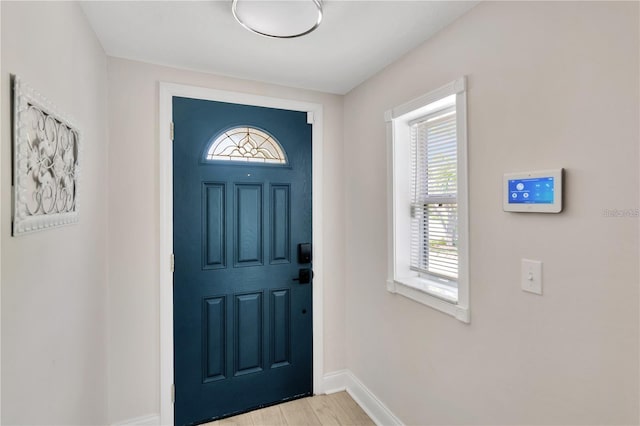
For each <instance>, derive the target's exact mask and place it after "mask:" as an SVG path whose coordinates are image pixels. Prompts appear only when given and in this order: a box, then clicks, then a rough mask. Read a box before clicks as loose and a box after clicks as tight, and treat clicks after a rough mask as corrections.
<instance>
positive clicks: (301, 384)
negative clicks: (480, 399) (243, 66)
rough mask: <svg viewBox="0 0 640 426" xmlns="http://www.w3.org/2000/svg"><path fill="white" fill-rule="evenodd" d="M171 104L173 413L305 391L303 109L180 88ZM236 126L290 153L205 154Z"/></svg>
mask: <svg viewBox="0 0 640 426" xmlns="http://www.w3.org/2000/svg"><path fill="white" fill-rule="evenodd" d="M173 110H174V117H173V118H174V125H175V137H174V145H173V155H174V253H175V272H174V360H175V365H174V371H175V377H174V380H175V386H176V389H175V391H176V399H175V423H176V424H178V425H184V424H198V423H203V422H206V421H210V420H212V419H216V418H221V417H225V416H228V415H233V414H237V413H239V412H243V411H247V410H250V409H253V408H257V407H260V406H264V405H269V404H273V403H277V402H279V401H284V400H287V399H291V398H295V397H300V396H305V395H309V394H311V391H312V341H313V339H312V328H313V327H312V300H311V294H312V290H311V289H312V284H299V283H298V282H296V281H294V280H293V279H294V278H296V277H297V276H298V269H299V268H301V267H310V265H309V264H305V265H300V264H298V261H297V256H296V247H297V244H299V243H309V242H312V236H311V127H310V126H309V125H308V124H307V122H306V113H301V112H294V111H285V110H276V109H270V108H259V107H251V106H244V105H235V104H226V103H220V102H211V101H202V100H194V99H185V98H174V100H173ZM238 126H252V127H255V128H258V129H260V130H261V131H264V132H265V134H268V135H270V136H271V137H272V138H273V139H274V140H276V141H277V142H279V143H280V144H281V147H282V149H283V151H284V153H285V155H286V159H287V163H286V164H256V163H253V162H251V161H246V162H244V163H240V162H237V163H236V162H232V161H230V160H229V161H223V160H217V161H207V160H206V159H205V158H206V153H207V152H208V148H209V145H210V144H211V141H212V140H214V139H216V137H217V136H219V135H221V134H223V133H224V132H225V131H226V130H227V129H230V128H233V127H238ZM240 135H241V133H240ZM233 137H234V138H237V137H238V133H237V132H236V133H233ZM236 140H237V139H236ZM269 143H271V142H269ZM231 148H233V147H231ZM269 149H270V152H274V150H273V149H272V148H271V147H270V148H269ZM248 151H250V150H248ZM255 151H256V152H258V151H260V146H257V147H256V149H255ZM218 152H223V153H224V152H226V151H225V150H224V149H222V150H220V151H218Z"/></svg>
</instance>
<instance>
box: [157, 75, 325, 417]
mask: <svg viewBox="0 0 640 426" xmlns="http://www.w3.org/2000/svg"><path fill="white" fill-rule="evenodd" d="M174 96H179V97H185V98H193V99H204V100H211V101H220V102H228V103H234V104H243V105H254V106H262V107H270V108H279V109H287V110H292V111H302V112H306V113H307V123H310V124H313V126H312V133H311V139H312V156H313V159H312V167H313V171H312V179H313V183H312V184H313V186H312V191H313V194H312V202H313V209H312V215H313V218H312V219H313V223H312V232H313V270H314V273H315V275H314V278H313V392H314V393H315V394H320V393H322V391H323V389H322V380H323V374H324V366H323V361H324V351H323V343H324V339H323V336H324V335H323V317H324V315H323V276H324V274H323V266H324V265H323V258H322V248H323V241H322V128H323V117H322V105H321V104H315V103H308V102H300V101H295V100H290V99H281V98H273V97H269V96H259V95H252V94H248V93H240V92H228V91H222V90H216V89H209V88H204V87H196V86H187V85H182V84H174V83H164V82H160V94H159V129H158V142H159V152H160V167H159V171H160V253H159V256H160V258H159V259H160V422H161V424H162V425H172V424H173V420H174V410H173V409H174V407H173V402H172V385H173V377H174V375H173V374H174V372H173V273H172V271H171V255H172V253H173V149H172V144H173V142H172V140H171V124H170V123H171V121H172V117H173V103H172V99H173V97H174ZM177 392H178V397H179V392H180V390H179V389H178V390H177Z"/></svg>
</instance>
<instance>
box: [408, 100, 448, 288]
mask: <svg viewBox="0 0 640 426" xmlns="http://www.w3.org/2000/svg"><path fill="white" fill-rule="evenodd" d="M410 129H411V167H412V169H411V175H412V181H411V262H410V265H411V269H412V270H414V271H418V272H420V273H424V274H429V275H435V276H438V277H441V278H445V279H447V280H454V281H455V280H457V279H458V204H457V160H458V156H457V140H456V109H455V106H453V107H450V108H447V109H444V110H440V111H437V112H435V113H432V114H429V115H427V116H425V117H422V118H421V119H418V120H415V121H414V122H412V123H411V124H410Z"/></svg>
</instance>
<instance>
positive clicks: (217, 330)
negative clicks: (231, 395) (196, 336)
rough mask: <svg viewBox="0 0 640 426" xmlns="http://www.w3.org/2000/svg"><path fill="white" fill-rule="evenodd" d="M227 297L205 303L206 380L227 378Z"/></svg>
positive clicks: (209, 299)
mask: <svg viewBox="0 0 640 426" xmlns="http://www.w3.org/2000/svg"><path fill="white" fill-rule="evenodd" d="M225 310H226V309H225V297H210V298H208V299H205V301H204V315H203V316H202V317H203V319H204V320H205V323H204V324H203V325H202V328H203V330H204V332H205V333H204V344H203V347H204V348H205V353H204V354H203V357H202V359H203V361H204V366H203V367H204V368H203V371H204V380H205V382H207V381H209V382H210V381H213V380H219V379H224V378H225V369H226V368H225V367H226V359H225V351H224V348H225V329H226V322H227V321H226V317H225Z"/></svg>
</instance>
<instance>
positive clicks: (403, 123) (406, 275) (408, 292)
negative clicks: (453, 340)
mask: <svg viewBox="0 0 640 426" xmlns="http://www.w3.org/2000/svg"><path fill="white" fill-rule="evenodd" d="M451 95H455V96H456V138H457V147H458V150H457V156H458V158H457V164H458V167H457V179H458V182H457V185H458V188H457V189H458V193H457V198H458V280H457V284H458V298H457V301H454V300H452V299H451V298H449V297H447V296H446V292H445V293H443V292H442V290H445V289H446V288H445V287H444V286H443V284H441V283H439V282H438V281H436V280H433V279H430V278H429V277H426V276H425V275H422V276H421V274H419V273H418V272H416V271H412V270H411V269H410V267H409V265H410V238H411V237H410V228H411V223H410V222H411V212H410V196H411V194H410V189H411V184H410V179H411V175H410V169H411V167H409V165H410V161H411V156H410V123H411V122H412V121H413V120H415V119H417V118H419V117H423V116H425V115H427V114H428V113H429V111H430V108H429V106H430V105H431V104H433V103H434V102H436V101H439V100H441V99H444V98H446V97H448V96H451ZM385 121H386V123H387V159H388V168H387V170H388V176H387V192H388V194H389V197H388V203H387V208H388V217H389V223H388V230H387V232H388V242H389V243H388V244H389V246H388V277H387V290H388V291H389V292H391V293H394V294H400V295H402V296H405V297H408V298H409V299H412V300H415V301H416V302H419V303H422V304H424V305H427V306H429V307H431V308H434V309H437V310H439V311H442V312H444V313H446V314H448V315H451V316H453V317H455V318H457V319H458V320H460V321H462V322H465V323H469V322H470V318H471V316H470V310H469V197H468V177H467V176H468V173H467V172H468V162H467V82H466V77H461V78H459V79H457V80H455V81H452V82H451V83H449V84H446V85H445V86H442V87H440V88H438V89H436V90H433V91H431V92H429V93H427V94H425V95H423V96H420V97H419V98H417V99H414V100H412V101H409V102H407V103H404V104H402V105H399V106H397V107H395V108H393V109H391V110H388V111H386V112H385Z"/></svg>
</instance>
